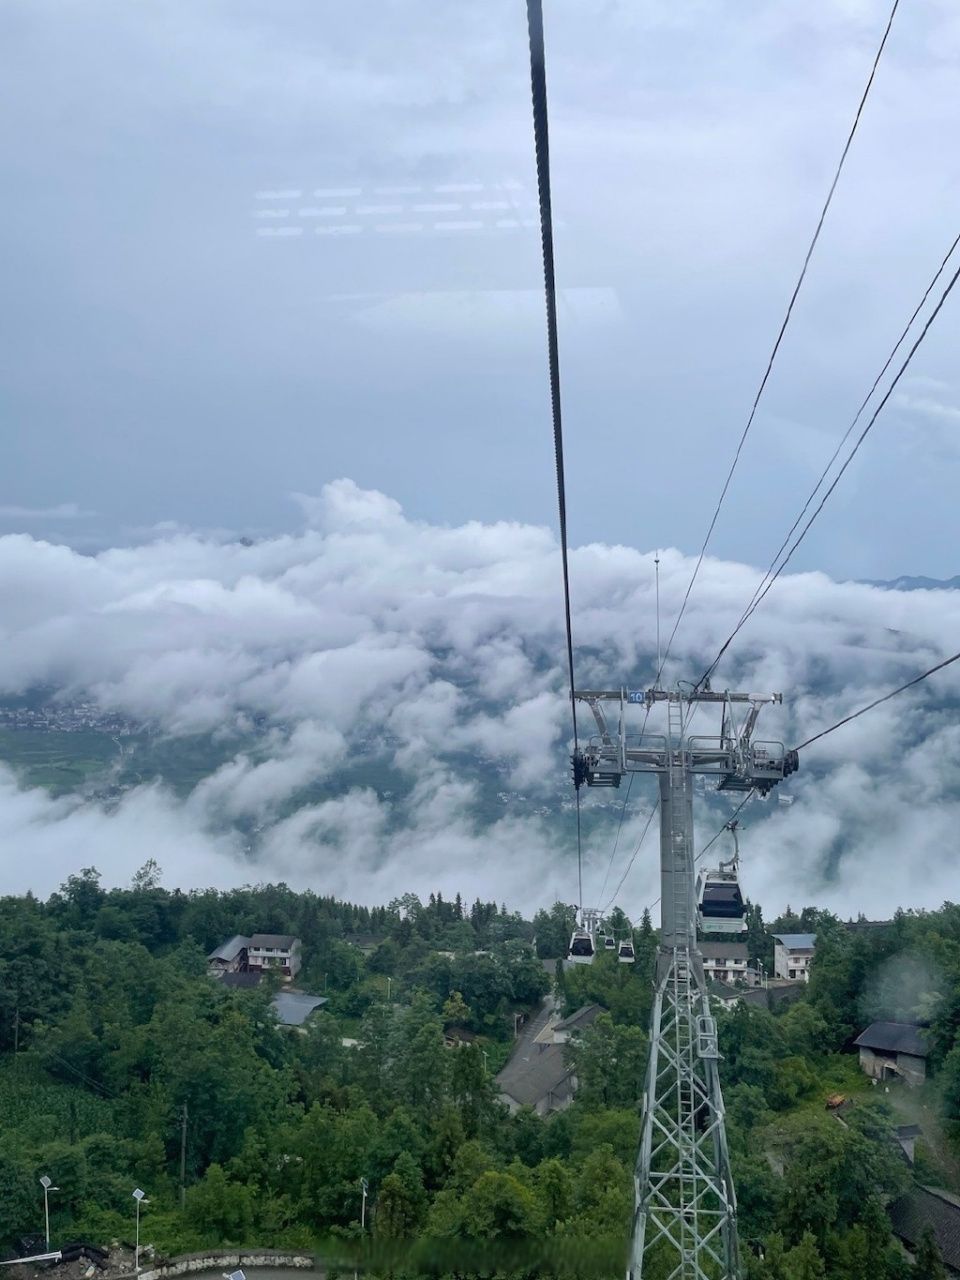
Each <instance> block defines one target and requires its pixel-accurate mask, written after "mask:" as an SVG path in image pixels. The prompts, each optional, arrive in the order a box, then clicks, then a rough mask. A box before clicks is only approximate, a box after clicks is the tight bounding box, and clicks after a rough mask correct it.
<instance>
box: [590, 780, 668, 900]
mask: <svg viewBox="0 0 960 1280" xmlns="http://www.w3.org/2000/svg"><path fill="white" fill-rule="evenodd" d="M659 808H660V797H659V796H657V800H656V803H655V804H654V806H653V808H652V809H651V810H650V816H649V817H648V818H647V821H646V823H645V825H644V828H643V830H642V831H641V832H640V839H639V840H638V841H637V844H636V848H635V849H634V851H633V853H632V854H631V855H630V861H629V862H628V863H627V866H626V869H625V870H624V873H623V875H622V876H621V877H620V883H619V884H618V885H617V887H616V889H614V891H613V896H612V897H611V899H610V901H609V902H608V903H607V905H606V906H605V907H603V908H601V911H600V914H601V915H606V913H607V912H608V911H609V910H610V908H611V907H612V906H613V904H614V903H615V902H616V900H617V894H618V893H619V892H620V890H621V889H622V888H623V882H624V881H625V880H626V878H627V876H628V875H629V874H630V868H631V867H632V866H633V864H634V862H635V861H636V859H637V854H638V853H639V852H640V846H641V845H642V844H643V842H644V840H646V838H647V832H648V831H649V830H650V823H651V822H652V821H653V819H654V815H655V814H656V812H657V810H658V809H659Z"/></svg>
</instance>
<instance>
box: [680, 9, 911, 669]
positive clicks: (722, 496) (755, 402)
mask: <svg viewBox="0 0 960 1280" xmlns="http://www.w3.org/2000/svg"><path fill="white" fill-rule="evenodd" d="M899 4H900V0H893V7H892V9H891V10H890V16H889V18H888V19H887V25H886V28H885V29H884V32H883V38H882V40H881V41H880V46H879V48H878V49H877V52H876V56H875V57H874V59H873V66H872V67H871V68H870V75H869V77H868V79H867V84H866V88H865V89H864V91H863V96H862V97H861V99H860V104H859V106H858V107H857V111H856V115H855V116H854V118H853V124H852V125H851V127H850V132H849V134H848V135H847V141H846V143H845V144H844V148H843V151H842V153H841V155H840V162H839V164H838V165H837V168H836V172H835V173H834V175H833V181H832V182H831V183H830V190H829V191H828V192H827V198H826V200H825V201H824V205H823V208H822V209H821V211H820V217H819V219H818V221H817V226H816V230H815V231H814V233H813V239H812V240H811V241H810V245H809V248H808V249H807V253H806V256H805V258H804V260H803V266H802V267H801V268H800V275H799V276H798V277H797V283H796V284H795V285H794V288H793V293H792V294H791V295H790V301H789V303H788V304H787V310H786V314H785V315H784V317H783V323H782V324H781V325H780V331H779V333H778V334H777V338H776V341H775V342H774V344H773V350H772V351H771V352H770V358H769V359H768V361H767V367H766V369H765V370H764V374H763V378H762V379H761V381H760V386H759V388H758V390H757V394H756V395H755V396H754V399H753V405H752V407H751V409H750V416H749V417H748V418H747V425H746V426H745V427H744V429H743V434H742V435H741V436H740V441H739V443H738V445H737V448H736V452H735V453H734V455H733V461H732V462H731V464H730V470H729V471H728V472H727V478H726V479H725V480H724V482H723V488H722V489H721V491H720V498H719V500H718V502H717V506H716V510H715V511H714V513H713V518H712V519H711V521H710V525H709V527H708V529H707V535H706V537H705V538H704V540H703V546H702V547H701V548H700V555H699V556H698V558H697V563H696V565H695V567H694V570H693V574H692V575H691V578H690V581H689V583H688V584H687V589H686V592H685V593H684V597H683V600H682V602H681V604H680V612H679V613H678V614H677V620H676V622H675V623H674V624H673V630H672V631H671V632H670V639H669V640H668V641H667V650H666V653H665V654H664V656H663V662H662V663H661V664H660V670H659V671H658V672H657V680H658V681H659V679H660V676H661V675H662V673H663V666H664V664H665V663H666V661H667V658H668V657H669V655H670V648H671V646H672V645H673V641H674V637H675V636H676V634H677V628H678V627H679V626H680V620H681V619H682V618H683V615H684V613H685V611H686V608H687V602H688V601H689V599H690V592H691V591H692V590H693V584H694V583H695V582H696V580H697V576H698V574H699V573H700V567H701V565H702V564H703V559H704V556H705V555H706V553H707V546H708V544H709V542H710V539H711V537H712V536H713V530H714V528H715V526H716V523H717V519H718V518H719V515H720V509H721V507H722V506H723V503H724V500H725V499H726V496H727V490H728V489H729V488H730V482H731V480H732V479H733V473H734V472H735V471H736V469H737V464H738V463H739V461H740V454H741V453H742V452H743V446H744V444H745V443H746V439H747V436H748V435H749V433H750V428H751V427H752V426H753V420H754V418H755V417H756V415H757V409H758V407H759V405H760V399H761V397H762V396H763V393H764V391H765V389H766V386H767V382H768V381H769V379H770V374H771V372H772V370H773V365H774V361H775V360H776V358H777V353H778V352H779V350H780V344H781V343H782V342H783V338H784V334H785V333H786V331H787V326H788V325H789V323H790V317H791V316H792V314H793V308H794V304H795V303H796V301H797V297H798V296H799V293H800V289H801V288H802V286H803V282H804V280H805V279H806V275H807V268H808V267H809V265H810V259H811V258H812V257H813V251H814V249H815V248H816V246H817V241H818V240H819V239H820V232H821V231H822V230H823V224H824V222H825V221H826V217H827V211H828V210H829V208H830V205H831V202H832V201H833V195H834V192H835V191H836V189H837V183H838V182H839V181H840V175H841V173H842V172H843V166H844V164H845V163H846V160H847V155H848V153H849V151H850V147H851V144H852V143H853V139H854V136H855V135H856V132H857V128H858V126H859V124H860V117H861V116H862V115H863V109H864V106H865V105H866V102H867V98H868V97H869V95H870V89H871V87H872V85H873V79H874V76H875V75H876V74H877V68H878V66H879V65H880V59H881V57H882V56H883V50H884V48H885V46H886V43H887V37H888V36H889V34H890V28H891V27H892V26H893V19H894V17H895V16H896V12H897V9H898V7H899Z"/></svg>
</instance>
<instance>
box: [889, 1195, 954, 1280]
mask: <svg viewBox="0 0 960 1280" xmlns="http://www.w3.org/2000/svg"><path fill="white" fill-rule="evenodd" d="M887 1212H888V1214H889V1215H890V1226H891V1228H892V1230H893V1234H894V1235H895V1236H896V1237H897V1239H898V1240H899V1241H900V1242H901V1244H902V1245H903V1246H904V1248H905V1249H906V1250H907V1251H908V1253H909V1254H910V1255H911V1257H914V1256H915V1255H916V1252H917V1246H918V1245H919V1244H920V1241H921V1240H922V1239H923V1234H924V1232H925V1231H926V1230H927V1229H928V1228H929V1229H930V1230H931V1231H932V1232H933V1236H934V1239H935V1240H936V1242H937V1244H938V1245H939V1246H940V1253H941V1256H942V1257H943V1264H944V1266H945V1267H946V1269H947V1274H948V1275H951V1276H960V1198H958V1197H957V1196H955V1195H952V1194H951V1193H950V1192H949V1191H943V1190H941V1189H940V1188H939V1187H913V1188H911V1190H909V1191H908V1192H907V1193H906V1194H905V1195H902V1196H898V1198H897V1199H896V1200H894V1201H893V1202H892V1203H891V1204H890V1206H889V1208H888V1209H887Z"/></svg>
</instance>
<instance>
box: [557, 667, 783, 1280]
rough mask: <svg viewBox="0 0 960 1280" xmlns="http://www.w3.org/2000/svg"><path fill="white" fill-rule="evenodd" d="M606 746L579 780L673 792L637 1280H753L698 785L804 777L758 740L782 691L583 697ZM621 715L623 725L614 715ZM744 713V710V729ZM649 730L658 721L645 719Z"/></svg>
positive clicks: (762, 787)
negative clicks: (663, 715)
mask: <svg viewBox="0 0 960 1280" xmlns="http://www.w3.org/2000/svg"><path fill="white" fill-rule="evenodd" d="M575 697H576V698H578V699H579V700H580V701H582V702H585V703H586V704H587V705H588V707H589V708H590V710H591V711H592V713H593V717H594V720H595V721H596V724H597V728H598V729H599V735H598V737H595V738H593V739H592V740H591V743H590V746H589V747H587V748H585V749H584V750H582V751H580V752H579V754H578V755H576V756H574V759H573V776H574V783H575V784H576V785H577V786H579V785H580V784H581V783H583V782H586V783H587V785H588V786H599V787H619V785H620V780H621V778H622V777H623V776H624V775H625V774H627V773H653V774H656V775H657V777H658V781H659V786H660V898H661V928H660V951H659V954H658V957H657V968H656V979H655V994H654V1002H653V1013H652V1017H651V1025H650V1050H649V1057H648V1060H647V1071H646V1079H645V1082H644V1086H643V1097H642V1114H641V1122H640V1145H639V1150H638V1153H637V1164H636V1170H635V1174H634V1214H633V1232H632V1240H631V1247H630V1263H629V1268H628V1272H627V1276H628V1280H640V1277H641V1275H642V1273H643V1270H644V1267H645V1265H647V1264H653V1265H654V1266H655V1267H656V1268H657V1271H658V1273H660V1272H661V1271H662V1274H663V1275H664V1276H669V1277H670V1278H671V1280H717V1278H718V1277H722V1278H723V1280H740V1276H741V1271H740V1256H739V1244H738V1241H737V1201H736V1195H735V1192H734V1186H733V1177H732V1175H731V1172H730V1157H729V1153H728V1151H727V1138H726V1131H725V1129H724V1121H723V1116H724V1108H723V1098H722V1096H721V1093H720V1080H719V1076H718V1071H717V1067H718V1062H719V1058H720V1052H719V1049H718V1046H717V1026H716V1021H715V1020H714V1018H713V1017H711V1014H710V1003H709V999H708V997H707V991H706V979H705V976H704V972H703V958H702V956H701V954H700V948H699V944H698V942H697V902H696V881H695V876H694V862H695V857H694V851H693V776H694V774H695V773H704V774H707V775H708V776H711V775H712V776H713V777H714V778H715V779H716V782H717V790H720V791H734V792H744V793H749V792H750V791H754V790H756V791H758V792H760V793H762V794H766V792H768V791H769V790H771V788H772V787H774V786H776V785H777V783H778V782H781V781H783V779H784V778H786V777H788V776H789V775H790V774H791V773H794V772H795V771H796V769H797V768H798V759H797V754H796V752H794V751H787V750H786V749H785V748H784V746H783V744H782V743H778V742H755V741H754V739H753V730H754V728H755V726H756V721H757V717H758V715H759V713H760V708H761V706H763V705H764V704H765V703H779V702H781V701H782V697H781V695H780V694H773V695H762V694H750V693H730V692H729V691H728V692H724V693H713V692H712V691H711V690H710V689H709V687H706V688H703V689H700V688H693V689H692V690H691V691H690V692H682V691H680V690H676V691H674V690H664V689H661V688H660V687H659V684H658V685H657V687H655V688H653V689H648V690H645V691H637V692H631V691H628V690H626V689H620V690H583V691H577V692H576V694H575ZM661 702H665V703H666V704H667V706H666V710H667V724H666V726H665V727H666V732H665V733H660V734H656V733H653V732H650V731H645V732H643V733H642V736H641V733H640V732H639V730H636V729H635V730H634V731H633V732H628V729H627V719H628V715H629V714H630V708H631V706H640V707H642V708H644V709H645V711H646V713H647V716H649V713H650V712H651V711H652V710H653V708H654V705H655V704H657V703H661ZM608 703H615V704H618V707H619V718H618V723H617V725H616V727H613V728H611V727H610V726H609V725H608V722H607V716H606V711H605V705H606V704H608ZM697 704H714V705H716V706H718V707H722V711H723V719H722V725H721V728H720V733H719V735H713V736H697V737H690V736H689V735H688V732H687V730H688V727H689V722H690V719H691V718H692V715H693V712H694V710H695V709H696V706H697ZM741 711H742V712H743V715H742V718H741ZM644 723H646V719H645V721H644Z"/></svg>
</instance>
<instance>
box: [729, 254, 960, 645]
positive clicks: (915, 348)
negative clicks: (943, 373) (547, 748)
mask: <svg viewBox="0 0 960 1280" xmlns="http://www.w3.org/2000/svg"><path fill="white" fill-rule="evenodd" d="M958 279H960V267H958V268H957V270H956V271H955V272H954V273H953V276H952V277H951V279H950V283H949V284H948V285H947V287H946V288H945V289H944V291H943V293H942V294H941V295H940V301H939V302H938V303H937V305H936V306H935V307H934V309H933V311H932V312H931V314H930V316H929V317H928V318H927V322H926V324H925V325H924V326H923V328H922V329H921V331H920V334H919V336H918V338H917V340H916V341H915V342H914V344H913V346H912V347H911V348H910V350H909V351H908V353H907V356H906V359H905V360H904V362H903V364H902V365H901V366H900V368H899V370H898V371H897V374H896V376H895V377H894V379H893V381H892V382H891V383H890V385H889V387H887V389H886V391H885V392H884V394H883V397H882V399H881V400H880V403H879V404H878V405H877V407H876V409H874V411H873V413H872V414H871V416H870V421H869V422H868V423H867V425H866V426H865V427H864V429H863V430H862V431H861V432H860V435H859V436H858V438H857V442H856V444H855V445H854V446H853V448H852V449H851V450H850V452H849V453H848V454H847V457H846V458H845V460H844V463H843V466H842V467H841V468H840V470H839V471H838V472H837V474H836V475H835V476H834V478H833V480H832V481H831V482H830V486H829V487H828V489H827V491H826V492H825V493H824V495H823V497H822V498H821V499H820V502H819V503H818V505H817V508H816V510H815V511H814V513H813V515H812V516H811V517H810V519H809V520H808V521H807V523H806V524H805V525H804V527H803V530H802V531H801V533H800V534H799V536H798V537H797V538H796V539H795V541H794V543H793V545H792V546H791V548H790V550H789V551H788V552H787V555H786V556H785V557H784V559H783V561H782V562H781V564H780V565H779V566H778V568H777V570H776V572H775V573H773V574H772V575H771V577H770V579H769V581H768V582H767V584H766V586H765V587H764V588H763V590H762V591H760V592H759V593H758V594H757V595H756V597H755V599H754V600H753V602H752V603H751V604H750V606H749V607H748V608H747V609H745V610H744V613H743V616H742V617H741V619H740V621H739V622H738V623H737V625H736V627H734V629H733V631H732V632H731V634H730V635H729V636H728V637H727V639H726V640H725V641H724V643H723V645H722V646H721V648H720V651H719V653H718V654H717V657H716V659H715V660H714V663H713V665H714V666H715V665H716V663H717V662H719V661H720V659H721V658H722V657H723V655H724V654H725V653H726V651H727V649H728V648H729V647H730V645H731V644H732V642H733V640H734V639H735V638H736V636H737V634H738V633H739V631H740V629H741V627H743V625H744V624H745V623H746V622H747V621H748V619H749V618H750V617H752V615H753V614H754V613H755V612H756V609H757V607H758V605H759V604H760V603H761V601H762V600H763V599H764V598H765V596H766V595H767V593H768V592H769V590H770V588H771V587H772V586H773V584H774V583H775V582H776V580H777V579H778V578H779V577H780V575H781V573H783V571H784V569H785V568H786V567H787V565H788V564H789V563H790V561H791V560H792V559H793V555H794V552H795V551H796V550H797V548H798V547H799V546H800V544H801V542H803V540H804V538H805V537H806V536H807V534H808V533H809V532H810V528H811V526H812V525H813V523H814V521H815V520H816V519H817V517H818V516H819V514H820V512H821V511H822V510H823V508H824V507H825V506H826V504H827V500H828V499H829V498H830V496H831V494H832V493H833V491H834V489H836V487H837V485H838V484H839V483H840V480H841V479H842V477H843V475H844V473H845V472H846V470H847V467H849V465H850V463H851V462H852V461H853V460H854V458H855V457H856V456H857V452H858V451H859V449H860V446H861V445H862V444H863V442H864V440H866V438H867V436H868V435H869V434H870V430H871V428H872V427H873V424H874V423H875V422H876V420H877V418H879V416H880V414H881V413H882V412H883V410H884V408H885V407H886V405H887V401H888V400H889V399H890V397H891V396H892V395H893V393H894V391H895V390H896V388H897V385H898V383H899V382H900V379H901V378H902V377H903V375H904V374H905V373H906V371H907V369H908V368H909V367H910V362H911V360H912V359H913V357H914V356H915V355H916V353H917V351H918V350H919V348H920V346H921V344H922V342H923V340H924V338H925V337H926V336H927V334H928V333H929V331H930V327H931V325H932V324H933V322H934V320H936V318H937V316H938V315H939V314H940V311H941V309H942V308H943V304H944V303H945V302H946V300H947V298H948V297H949V296H950V293H951V291H952V290H953V287H954V285H955V284H956V283H957V280H958Z"/></svg>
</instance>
